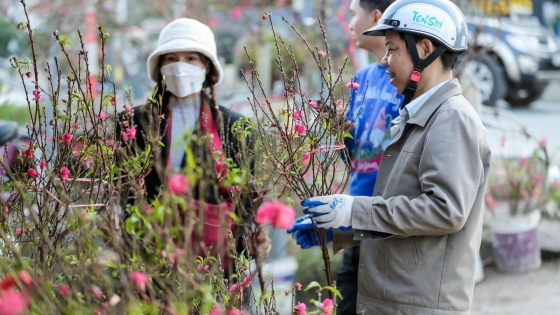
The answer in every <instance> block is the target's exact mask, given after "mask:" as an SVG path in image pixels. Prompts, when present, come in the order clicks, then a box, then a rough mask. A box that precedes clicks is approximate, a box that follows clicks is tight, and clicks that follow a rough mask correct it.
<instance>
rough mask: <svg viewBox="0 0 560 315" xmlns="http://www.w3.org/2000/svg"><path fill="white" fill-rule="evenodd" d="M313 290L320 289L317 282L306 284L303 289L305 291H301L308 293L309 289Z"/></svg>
mask: <svg viewBox="0 0 560 315" xmlns="http://www.w3.org/2000/svg"><path fill="white" fill-rule="evenodd" d="M313 288H319V289H320V288H321V285H320V284H319V282H317V281H313V282H311V283H310V284H308V285H307V287H305V290H303V291H309V290H310V289H313Z"/></svg>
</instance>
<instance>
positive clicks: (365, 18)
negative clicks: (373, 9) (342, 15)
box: [349, 0, 375, 48]
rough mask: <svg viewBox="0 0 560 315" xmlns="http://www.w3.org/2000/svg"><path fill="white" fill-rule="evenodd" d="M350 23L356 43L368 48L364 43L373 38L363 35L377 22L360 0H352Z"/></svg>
mask: <svg viewBox="0 0 560 315" xmlns="http://www.w3.org/2000/svg"><path fill="white" fill-rule="evenodd" d="M350 16H351V18H350V23H349V27H350V30H351V31H352V38H353V39H354V40H355V41H356V45H357V46H358V47H360V48H366V47H364V45H365V44H366V43H367V42H368V41H369V40H371V37H370V36H365V35H362V33H363V32H365V31H367V30H368V29H370V28H371V27H373V26H374V25H375V24H374V23H373V21H372V20H373V19H372V17H371V16H370V14H369V13H368V12H366V11H364V9H363V8H362V7H361V6H360V0H352V2H351V3H350Z"/></svg>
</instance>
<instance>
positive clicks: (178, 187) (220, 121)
mask: <svg viewBox="0 0 560 315" xmlns="http://www.w3.org/2000/svg"><path fill="white" fill-rule="evenodd" d="M147 68H148V76H149V77H150V79H151V80H153V81H154V82H155V83H156V88H155V91H154V93H153V95H152V97H151V98H150V100H149V101H148V103H146V104H145V105H142V106H139V107H135V108H133V109H132V110H130V109H129V111H125V112H124V113H123V114H122V116H121V123H120V124H119V128H118V130H117V135H119V134H121V135H122V140H123V143H125V144H127V143H128V144H130V143H131V139H134V140H135V142H134V143H135V144H136V146H130V147H133V148H134V150H140V151H143V150H146V148H147V147H151V148H153V151H154V152H153V156H154V160H153V165H152V166H151V170H150V172H149V173H148V174H147V175H146V176H145V178H144V181H145V189H146V195H147V199H148V201H152V200H154V199H157V198H159V192H160V190H163V189H169V190H170V191H174V192H175V193H180V194H183V193H184V194H185V197H186V200H187V204H188V205H189V207H190V208H191V209H196V210H195V211H198V212H197V216H198V217H199V219H200V220H198V222H203V223H204V224H199V225H195V226H194V228H193V231H194V232H193V233H192V235H191V236H190V238H191V240H190V241H191V242H192V243H191V246H193V247H192V248H193V249H194V250H195V251H196V254H197V255H202V256H209V255H211V256H214V257H216V258H217V257H220V258H221V260H222V264H223V267H224V269H226V270H227V269H228V268H226V267H227V265H228V263H229V261H230V259H229V258H230V254H231V253H230V247H231V246H230V245H229V244H228V243H229V235H228V228H229V229H231V230H232V231H233V232H234V235H236V234H237V235H239V234H240V233H241V232H242V231H239V228H236V227H235V225H234V222H233V220H232V219H231V216H230V215H229V212H231V211H232V209H233V208H234V206H233V197H232V189H231V187H228V185H227V184H226V183H225V180H226V176H225V175H226V174H227V172H228V168H231V167H232V166H234V165H231V164H229V163H228V160H233V161H234V164H237V165H239V166H241V165H252V163H250V161H247V160H246V159H245V156H244V154H243V152H242V148H241V147H242V146H241V143H240V141H246V143H247V144H248V145H251V143H252V139H251V138H248V139H242V140H241V139H238V136H237V135H235V134H234V133H233V131H232V130H233V129H234V125H235V124H236V122H239V121H240V120H241V119H242V118H243V117H242V116H241V115H239V114H238V113H235V112H233V111H231V110H229V109H227V108H225V107H223V106H218V105H217V104H216V93H215V86H216V84H218V83H219V82H220V81H221V80H222V77H223V71H222V67H221V66H220V63H219V62H218V58H217V55H216V43H215V41H214V34H213V33H212V31H211V30H210V28H209V27H208V26H206V25H204V24H202V23H200V22H198V21H196V20H193V19H188V18H181V19H177V20H175V21H173V22H171V23H169V24H168V25H167V26H165V27H164V28H163V30H162V31H161V33H160V35H159V39H158V43H157V48H156V49H155V50H154V52H153V53H152V54H151V55H150V56H149V57H148V61H147ZM127 119H128V120H129V121H130V123H131V124H133V126H132V127H125V126H123V124H122V122H123V121H126V120H127ZM127 128H128V129H127ZM131 128H135V129H134V132H133V134H132V133H131V132H130V129H131ZM127 131H128V133H127ZM153 139H157V140H153ZM159 139H161V142H162V143H163V144H164V146H161V145H158V141H159ZM148 142H150V143H148ZM185 148H187V149H188V150H187V152H188V154H189V156H188V159H187V153H186V152H185ZM248 158H249V157H247V159H248ZM187 161H190V162H191V163H192V162H194V164H195V165H194V166H195V169H196V170H195V172H196V176H194V177H196V181H193V182H190V183H188V193H186V191H187V188H186V183H184V181H181V180H179V181H175V180H174V179H176V178H181V177H180V176H175V175H171V176H169V174H173V173H177V172H179V171H180V170H181V169H183V168H184V167H185V165H186V164H187ZM191 163H190V164H189V165H191ZM162 187H165V188H162ZM245 199H246V200H247V201H248V200H249V199H251V198H244V199H243V200H245ZM247 207H249V205H247ZM235 208H238V207H235ZM247 210H249V209H247ZM180 213H182V212H181V211H180ZM237 215H238V216H239V215H240V213H238V214H237ZM181 220H182V223H183V224H184V223H185V222H184V220H185V218H184V217H181ZM235 230H237V231H235ZM252 237H253V239H254V240H256V244H257V246H256V248H248V250H249V252H250V254H252V255H258V256H259V257H264V256H265V255H266V254H268V252H269V251H270V247H271V242H270V239H269V238H268V235H267V233H266V231H264V230H260V231H258V232H257V233H256V235H253V236H252ZM237 239H241V237H238V238H237ZM238 245H241V242H239V244H238ZM238 249H239V250H241V249H244V246H238Z"/></svg>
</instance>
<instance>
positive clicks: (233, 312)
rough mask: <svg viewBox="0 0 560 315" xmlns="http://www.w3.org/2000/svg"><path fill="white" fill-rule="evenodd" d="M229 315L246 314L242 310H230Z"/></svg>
mask: <svg viewBox="0 0 560 315" xmlns="http://www.w3.org/2000/svg"><path fill="white" fill-rule="evenodd" d="M227 315H245V312H243V311H240V310H229V311H228V312H227Z"/></svg>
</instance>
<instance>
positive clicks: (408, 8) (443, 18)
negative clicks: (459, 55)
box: [363, 0, 469, 107]
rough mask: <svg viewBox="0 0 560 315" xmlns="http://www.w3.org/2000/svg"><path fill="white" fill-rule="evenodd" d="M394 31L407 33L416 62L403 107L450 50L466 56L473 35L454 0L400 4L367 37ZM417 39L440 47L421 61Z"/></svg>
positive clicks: (414, 0) (405, 0) (400, 0)
mask: <svg viewBox="0 0 560 315" xmlns="http://www.w3.org/2000/svg"><path fill="white" fill-rule="evenodd" d="M388 30H391V31H395V32H399V33H404V35H405V39H406V42H407V46H408V50H409V52H410V55H411V57H412V61H413V62H414V70H413V72H412V74H411V77H410V82H409V84H408V86H407V88H406V90H405V92H404V96H405V98H404V101H403V105H402V106H403V107H404V106H405V105H406V104H408V103H409V102H410V100H411V99H412V96H413V95H414V92H415V91H416V87H417V86H418V81H419V80H420V76H421V74H422V71H423V70H424V69H425V68H426V67H427V66H428V65H430V63H432V62H433V61H434V60H436V59H437V58H438V57H439V56H441V54H443V53H444V52H445V51H446V50H449V51H452V52H464V51H466V50H467V48H468V42H469V31H468V28H467V23H466V21H465V16H464V15H463V12H461V9H459V7H457V6H456V5H455V4H454V3H453V2H451V1H450V0H421V1H419V0H397V1H395V2H393V4H391V5H390V6H389V7H388V8H387V10H385V12H384V13H383V15H382V16H381V19H380V21H379V23H378V24H377V25H376V26H374V27H372V28H370V29H369V30H367V31H365V32H364V33H363V34H364V35H369V36H385V32H386V31H388ZM414 35H416V36H417V37H424V38H428V39H430V40H432V41H433V42H434V44H435V45H436V46H437V48H436V50H434V51H433V52H432V53H431V54H430V55H429V56H428V57H427V58H426V59H420V58H419V57H418V51H417V50H416V41H415V40H414Z"/></svg>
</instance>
